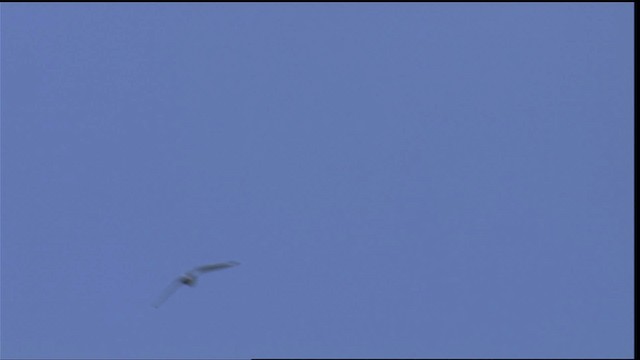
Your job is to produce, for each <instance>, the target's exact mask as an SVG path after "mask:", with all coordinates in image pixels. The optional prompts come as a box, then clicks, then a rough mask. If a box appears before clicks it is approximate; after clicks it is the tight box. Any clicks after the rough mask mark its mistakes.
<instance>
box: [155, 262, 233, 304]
mask: <svg viewBox="0 0 640 360" xmlns="http://www.w3.org/2000/svg"><path fill="white" fill-rule="evenodd" d="M237 265H240V263H239V262H237V261H227V262H223V263H217V264H209V265H203V266H198V267H196V268H194V269H193V270H190V271H187V272H186V273H184V274H183V275H181V276H180V277H178V278H177V279H175V280H173V281H172V282H171V284H169V286H168V287H167V288H166V289H165V291H164V292H163V293H162V295H160V297H159V298H158V300H156V301H155V302H154V303H153V307H155V308H157V307H159V306H160V305H162V303H164V302H165V301H166V300H167V299H168V298H169V296H171V295H172V294H173V293H174V292H175V291H176V290H178V288H179V287H180V286H182V285H188V286H191V287H193V286H196V282H197V280H198V276H200V275H202V274H204V273H208V272H211V271H217V270H223V269H228V268H230V267H233V266H237Z"/></svg>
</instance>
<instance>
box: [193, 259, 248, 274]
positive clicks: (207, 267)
mask: <svg viewBox="0 0 640 360" xmlns="http://www.w3.org/2000/svg"><path fill="white" fill-rule="evenodd" d="M236 265H240V263H239V262H237V261H227V262H223V263H217V264H210V265H203V266H198V267H197V268H195V269H193V271H195V272H198V273H205V272H209V271H216V270H222V269H227V268H230V267H233V266H236Z"/></svg>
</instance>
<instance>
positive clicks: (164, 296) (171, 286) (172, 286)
mask: <svg viewBox="0 0 640 360" xmlns="http://www.w3.org/2000/svg"><path fill="white" fill-rule="evenodd" d="M182 284H183V283H182V282H180V279H179V278H178V279H176V280H174V281H173V282H172V283H171V284H169V286H167V288H166V289H165V290H164V292H163V293H162V295H160V297H159V298H158V299H157V300H156V301H155V302H154V303H153V307H155V308H157V307H160V305H162V303H164V302H165V301H166V300H167V299H168V298H169V296H171V294H173V293H174V292H176V290H178V288H179V287H180V286H182Z"/></svg>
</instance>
